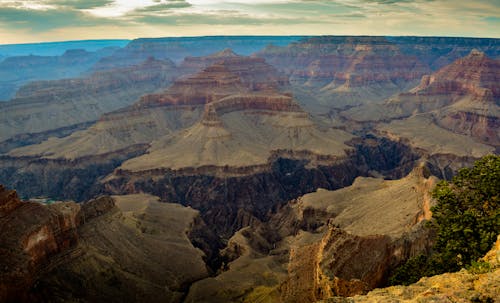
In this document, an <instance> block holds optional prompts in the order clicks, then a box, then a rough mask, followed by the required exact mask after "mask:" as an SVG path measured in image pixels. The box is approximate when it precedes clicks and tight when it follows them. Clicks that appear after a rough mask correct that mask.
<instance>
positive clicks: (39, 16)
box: [0, 0, 500, 44]
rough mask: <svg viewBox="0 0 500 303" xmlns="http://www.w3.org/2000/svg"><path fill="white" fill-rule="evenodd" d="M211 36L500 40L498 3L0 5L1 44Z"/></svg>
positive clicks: (261, 0)
mask: <svg viewBox="0 0 500 303" xmlns="http://www.w3.org/2000/svg"><path fill="white" fill-rule="evenodd" d="M207 35H404V36H408V35H417V36H462V37H492V38H500V0H329V1H327V0H252V1H244V0H24V1H21V0H0V44H9V43H28V42H44V41H65V40H84V39H134V38H139V37H169V36H171V37H172V36H207Z"/></svg>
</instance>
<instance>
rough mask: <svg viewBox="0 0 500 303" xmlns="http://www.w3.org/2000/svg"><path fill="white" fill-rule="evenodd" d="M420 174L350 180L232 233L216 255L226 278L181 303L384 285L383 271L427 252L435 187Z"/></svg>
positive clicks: (294, 297)
mask: <svg viewBox="0 0 500 303" xmlns="http://www.w3.org/2000/svg"><path fill="white" fill-rule="evenodd" d="M424 174H425V169H424V168H418V169H416V170H415V171H413V172H412V173H411V174H410V175H408V176H407V177H405V178H403V179H401V180H396V181H383V180H380V179H373V178H358V179H356V181H355V182H354V184H353V185H352V186H349V187H346V188H343V189H340V190H337V191H327V190H323V189H320V190H318V191H317V192H315V193H311V194H308V195H305V196H303V197H300V198H298V199H296V200H294V201H292V202H291V203H289V204H287V205H286V206H284V207H283V208H281V209H279V210H278V211H277V213H276V214H275V215H274V216H272V217H271V218H270V220H269V221H267V222H266V223H261V222H258V221H256V222H253V223H252V224H251V226H250V227H248V228H245V229H242V230H240V231H239V232H237V233H236V234H235V235H234V236H233V237H232V238H231V239H230V240H229V243H228V245H227V248H226V249H225V250H224V251H223V252H222V255H223V256H224V257H225V258H226V261H227V267H226V270H224V271H223V272H221V273H220V274H219V275H218V276H216V277H214V278H209V279H204V280H202V281H199V282H196V283H195V284H194V285H193V286H192V287H191V288H190V292H189V294H188V296H187V298H186V302H199V301H203V302H232V301H234V300H236V298H238V299H239V300H242V301H243V302H247V301H248V302H250V301H255V300H268V301H269V302H315V301H316V300H319V299H322V298H328V297H330V296H332V295H342V296H346V295H353V294H359V293H363V292H366V291H367V290H370V289H373V288H374V287H377V286H379V285H381V284H383V283H385V279H386V278H387V274H388V271H389V270H390V268H393V267H394V266H396V265H397V264H399V262H401V261H402V260H405V259H406V258H408V257H409V256H412V255H415V254H418V253H419V252H422V251H424V250H426V249H428V247H429V245H430V241H429V235H428V234H426V232H423V229H422V228H421V227H422V223H421V222H422V220H424V219H428V218H429V217H430V210H429V209H430V206H431V205H432V201H431V199H430V195H429V190H430V188H432V187H433V186H434V184H435V182H436V179H435V178H433V177H430V178H426V177H425V176H424Z"/></svg>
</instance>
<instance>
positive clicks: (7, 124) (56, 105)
mask: <svg viewBox="0 0 500 303" xmlns="http://www.w3.org/2000/svg"><path fill="white" fill-rule="evenodd" d="M176 75H177V73H176V69H175V66H174V65H173V63H172V62H168V61H159V60H155V59H152V58H150V59H148V60H147V61H145V62H143V63H141V64H139V65H137V66H133V67H129V68H123V69H117V70H111V71H106V72H96V73H94V74H92V75H91V76H89V77H86V78H76V79H64V80H54V81H39V82H33V83H30V84H27V85H25V86H23V87H22V88H21V89H20V90H19V92H18V93H17V95H16V97H15V98H14V99H12V100H11V101H10V102H6V103H3V104H0V108H1V113H0V127H1V128H2V132H1V133H0V141H3V140H6V139H8V138H10V137H12V136H15V135H20V134H26V133H28V134H30V133H40V132H47V131H50V130H54V129H58V128H63V127H68V126H72V125H78V124H81V123H84V122H90V121H95V120H97V119H98V118H99V117H100V116H101V115H102V114H103V113H106V112H110V111H113V110H116V109H118V108H121V107H124V106H127V105H129V104H131V103H132V102H133V101H135V100H136V99H137V98H138V97H139V96H141V95H143V94H144V93H146V92H151V91H155V90H157V89H158V88H161V87H166V86H167V85H168V84H169V83H170V82H171V81H172V80H173V79H174V78H175V77H176Z"/></svg>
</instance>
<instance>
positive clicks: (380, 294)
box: [318, 237, 500, 303]
mask: <svg viewBox="0 0 500 303" xmlns="http://www.w3.org/2000/svg"><path fill="white" fill-rule="evenodd" d="M482 261H483V262H487V264H488V267H487V268H486V269H482V270H479V269H468V270H466V269H462V270H461V271H459V272H456V273H446V274H442V275H437V276H433V277H424V278H422V279H420V281H418V282H417V283H415V284H412V285H409V286H392V287H388V288H380V289H375V290H373V291H371V292H369V293H368V294H367V295H364V296H355V297H350V298H340V297H336V298H329V299H327V300H323V301H319V302H321V303H354V302H408V303H412V302H440V303H441V302H442V303H448V302H464V303H466V302H497V300H498V298H500V237H499V238H498V240H497V242H496V243H495V244H494V245H493V248H492V249H491V251H490V252H488V253H487V254H486V256H485V257H484V258H483V259H482ZM319 302H318V303H319Z"/></svg>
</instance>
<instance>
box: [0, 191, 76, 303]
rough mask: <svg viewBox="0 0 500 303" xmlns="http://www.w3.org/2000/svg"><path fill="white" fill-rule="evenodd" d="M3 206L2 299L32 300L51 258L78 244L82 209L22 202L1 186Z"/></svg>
mask: <svg viewBox="0 0 500 303" xmlns="http://www.w3.org/2000/svg"><path fill="white" fill-rule="evenodd" d="M0 207H1V209H2V212H1V213H0V214H1V216H0V226H1V229H2V235H1V237H0V243H1V245H0V247H1V248H0V255H1V258H0V260H1V261H0V262H1V263H0V267H1V268H2V275H1V277H0V300H1V301H3V302H14V301H19V300H20V301H31V300H32V299H33V298H32V296H31V295H30V294H29V293H28V290H29V289H30V287H31V286H32V285H33V284H34V283H35V281H36V278H37V275H38V274H39V272H40V271H42V270H43V269H44V268H45V267H46V266H47V265H48V264H49V260H50V258H52V257H53V256H55V255H56V254H59V253H62V252H65V251H67V250H68V249H70V248H72V247H74V246H75V245H76V243H77V241H78V236H77V227H78V225H79V224H80V220H79V216H78V214H79V212H80V206H79V205H77V204H74V203H62V204H54V205H49V206H43V205H40V204H38V203H34V202H21V201H20V200H19V199H18V197H17V195H16V193H15V191H8V190H6V189H5V188H3V187H0Z"/></svg>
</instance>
